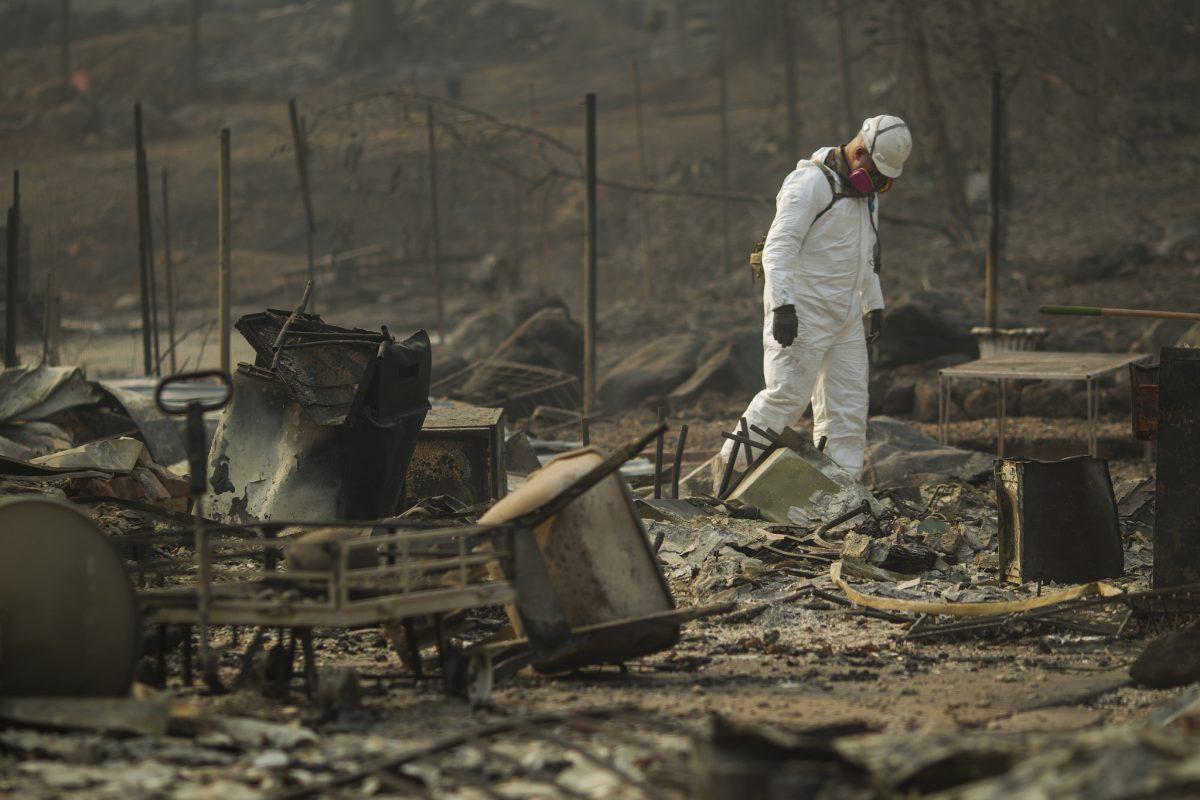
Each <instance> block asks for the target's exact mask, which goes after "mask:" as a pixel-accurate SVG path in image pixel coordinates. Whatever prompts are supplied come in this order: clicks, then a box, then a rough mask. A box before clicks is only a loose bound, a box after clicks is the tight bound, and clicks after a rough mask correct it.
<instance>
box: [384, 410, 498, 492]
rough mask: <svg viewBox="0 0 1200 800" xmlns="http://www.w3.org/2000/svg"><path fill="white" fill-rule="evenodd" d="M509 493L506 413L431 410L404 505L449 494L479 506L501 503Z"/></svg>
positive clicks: (411, 466) (419, 437)
mask: <svg viewBox="0 0 1200 800" xmlns="http://www.w3.org/2000/svg"><path fill="white" fill-rule="evenodd" d="M507 488H508V478H507V473H506V470H505V464H504V409H502V408H477V407H475V406H454V407H452V408H433V409H431V410H430V411H429V414H428V415H426V417H425V424H424V426H423V427H422V428H421V432H420V433H419V434H417V446H416V449H415V450H414V452H413V456H412V460H411V461H410V462H409V465H408V479H407V481H406V483H405V493H404V496H405V501H404V502H403V503H402V505H403V506H408V505H410V504H412V503H413V502H415V501H417V500H420V499H422V498H425V497H433V496H436V495H443V494H448V495H450V496H451V497H454V498H457V499H458V500H461V501H462V502H464V503H466V504H467V505H478V504H480V503H488V502H491V501H493V500H499V499H500V498H501V497H504V495H505V493H506V490H507Z"/></svg>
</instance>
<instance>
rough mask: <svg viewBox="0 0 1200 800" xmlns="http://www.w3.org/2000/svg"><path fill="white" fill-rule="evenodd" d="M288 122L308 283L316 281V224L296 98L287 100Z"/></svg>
mask: <svg viewBox="0 0 1200 800" xmlns="http://www.w3.org/2000/svg"><path fill="white" fill-rule="evenodd" d="M288 120H289V122H290V123H291V126H292V149H293V150H295V151H296V173H297V174H298V176H299V178H300V199H301V201H302V202H303V203H304V243H305V246H306V247H307V250H308V282H309V283H310V284H311V283H314V282H315V281H316V275H315V272H316V261H315V257H314V253H313V236H314V235H315V234H316V232H317V223H316V221H315V220H314V218H313V207H312V194H311V193H310V191H309V188H308V138H307V136H306V135H305V133H306V132H305V130H304V128H303V126H302V125H301V124H300V115H299V114H298V113H297V111H296V98H294V97H293V98H291V99H290V100H288Z"/></svg>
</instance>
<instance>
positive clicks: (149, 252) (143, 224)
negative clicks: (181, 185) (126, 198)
mask: <svg viewBox="0 0 1200 800" xmlns="http://www.w3.org/2000/svg"><path fill="white" fill-rule="evenodd" d="M139 105H140V104H139ZM138 125H139V128H138V130H137V138H138V165H137V203H138V222H139V228H140V234H141V235H142V236H144V237H145V239H146V250H145V252H146V275H147V276H148V279H149V289H150V290H149V293H148V297H149V300H150V341H151V349H152V350H153V351H154V374H155V375H162V348H161V347H160V345H159V337H158V328H159V326H158V278H157V276H156V275H155V269H154V212H153V211H152V210H151V208H150V167H149V164H148V163H147V161H146V139H145V135H144V133H143V132H142V129H141V127H140V126H141V118H140V116H139V118H138Z"/></svg>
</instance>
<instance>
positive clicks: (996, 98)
mask: <svg viewBox="0 0 1200 800" xmlns="http://www.w3.org/2000/svg"><path fill="white" fill-rule="evenodd" d="M1003 139H1004V100H1003V97H1002V95H1001V92H1000V71H999V70H996V71H994V72H992V143H991V171H990V172H989V173H988V246H987V261H986V262H985V264H984V293H983V324H984V325H986V326H987V327H989V328H995V327H996V326H997V325H998V324H999V322H998V319H999V312H998V306H999V299H998V296H997V295H998V290H999V282H1000V280H999V272H1000V185H1001V183H1002V182H1003V180H1004V178H1003V175H1002V174H1001V160H1000V153H1001V149H1002V147H1003Z"/></svg>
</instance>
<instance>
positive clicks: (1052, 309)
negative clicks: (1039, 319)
mask: <svg viewBox="0 0 1200 800" xmlns="http://www.w3.org/2000/svg"><path fill="white" fill-rule="evenodd" d="M1039 310H1040V311H1041V312H1042V313H1043V314H1060V315H1063V316H1068V317H1098V316H1100V308H1099V307H1097V306H1042V307H1041V308H1040V309H1039Z"/></svg>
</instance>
